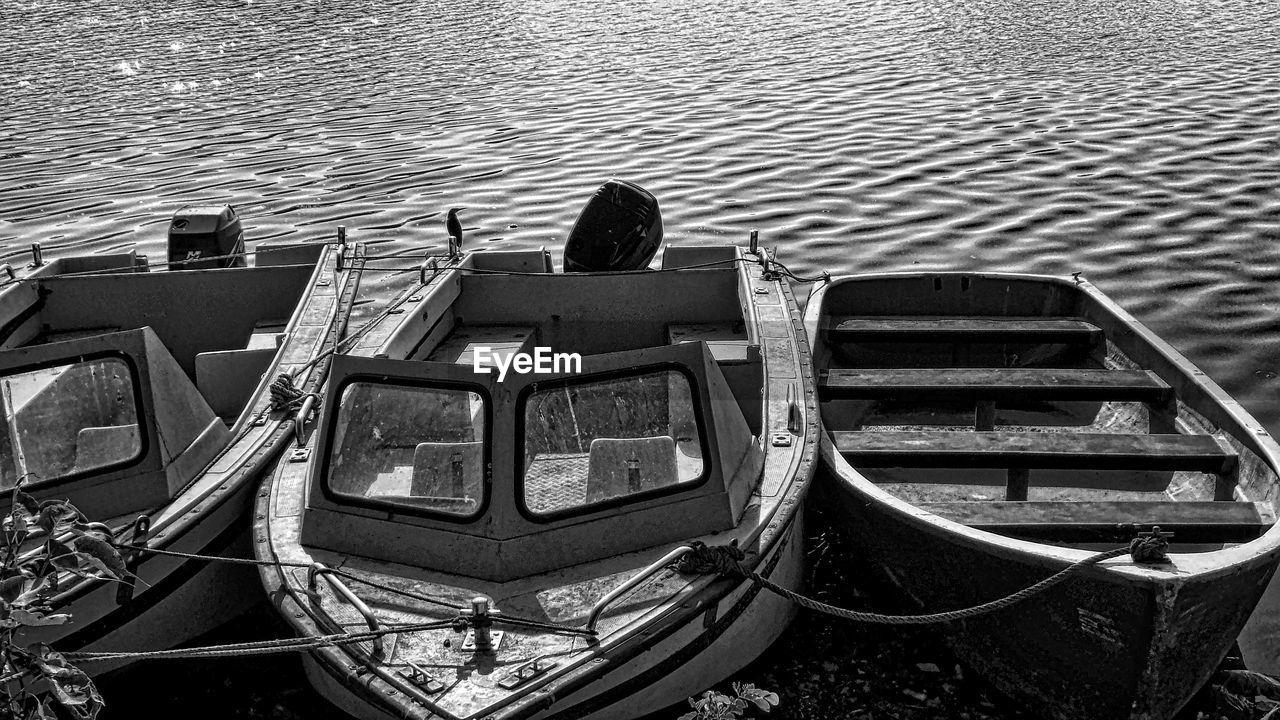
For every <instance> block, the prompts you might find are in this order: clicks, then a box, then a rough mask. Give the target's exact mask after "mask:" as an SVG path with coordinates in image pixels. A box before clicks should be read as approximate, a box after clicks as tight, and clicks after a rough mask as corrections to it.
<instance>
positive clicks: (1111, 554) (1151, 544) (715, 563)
mask: <svg viewBox="0 0 1280 720" xmlns="http://www.w3.org/2000/svg"><path fill="white" fill-rule="evenodd" d="M1167 546H1168V541H1167V540H1165V539H1164V538H1163V537H1161V536H1160V535H1159V534H1158V533H1155V534H1154V535H1153V537H1139V538H1134V540H1133V542H1132V543H1130V545H1129V546H1128V547H1123V548H1116V549H1114V550H1108V551H1106V552H1101V553H1097V554H1096V555H1090V556H1089V557H1087V558H1084V559H1083V560H1079V561H1077V562H1074V563H1072V564H1070V565H1068V566H1067V567H1065V568H1063V569H1062V570H1059V571H1058V572H1056V573H1054V574H1053V575H1050V576H1049V577H1047V578H1045V579H1043V580H1041V581H1040V582H1038V583H1035V584H1034V585H1030V586H1028V587H1025V588H1023V589H1021V590H1019V591H1017V592H1015V593H1013V594H1011V595H1007V596H1005V597H1002V598H999V599H997V600H992V601H991V602H986V603H982V604H981V605H975V606H973V607H968V608H961V609H959V610H948V611H945V612H938V613H930V614H927V615H884V614H881V613H872V612H863V611H860V610H850V609H848V608H842V607H837V606H835V605H829V604H827V603H824V602H820V601H818V600H815V599H813V598H810V597H806V596H804V595H801V594H799V593H797V592H794V591H792V590H789V589H787V588H784V587H782V586H781V585H778V584H777V583H774V582H772V581H770V580H769V579H767V578H765V577H762V576H761V575H760V574H759V573H756V572H752V571H750V570H747V569H745V568H743V567H742V565H740V564H739V561H741V560H742V558H743V557H744V555H743V552H742V550H740V549H739V548H738V547H737V546H736V544H734V545H719V546H711V545H706V544H704V543H702V542H694V543H693V552H691V553H688V554H686V555H685V556H684V557H682V558H681V559H680V562H679V563H678V564H677V567H676V570H677V571H680V572H686V573H692V574H704V575H705V574H711V573H716V574H720V575H727V576H730V577H741V578H744V579H746V580H749V581H751V582H752V583H755V584H756V585H758V586H760V587H762V588H764V589H765V590H768V591H770V592H772V593H774V594H776V595H780V596H782V597H784V598H786V599H788V600H790V601H791V602H794V603H795V604H797V605H799V606H800V607H803V608H807V609H809V610H813V611H815V612H820V613H824V614H826V615H831V616H833V617H838V618H842V619H845V620H853V621H855V622H864V623H872V624H878V625H932V624H935V623H946V622H954V621H956V620H964V619H967V618H972V617H977V616H979V615H986V614H987V613H992V612H995V611H997V610H1002V609H1004V608H1007V607H1009V606H1010V605H1014V604H1016V603H1020V602H1022V601H1023V600H1026V599H1028V598H1031V597H1034V596H1036V595H1038V594H1040V593H1042V592H1044V591H1045V590H1048V589H1049V588H1051V587H1053V586H1054V585H1057V584H1058V583H1060V582H1062V581H1063V580H1066V579H1067V578H1069V577H1071V576H1072V575H1074V574H1076V573H1078V572H1080V571H1081V570H1083V569H1084V568H1087V567H1089V566H1090V565H1097V564H1098V563H1100V562H1102V561H1104V560H1110V559H1112V558H1116V557H1120V556H1121V555H1124V554H1126V553H1128V554H1130V555H1131V556H1132V558H1133V560H1134V562H1159V561H1162V560H1163V559H1164V554H1163V548H1165V547H1167ZM686 558H688V562H687V563H686V562H685V559H686ZM682 566H683V567H685V568H687V569H681V568H682Z"/></svg>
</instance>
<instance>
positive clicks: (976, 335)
mask: <svg viewBox="0 0 1280 720" xmlns="http://www.w3.org/2000/svg"><path fill="white" fill-rule="evenodd" d="M1102 337H1103V336H1102V330H1100V329H1099V328H1098V327H1097V326H1095V325H1092V324H1090V323H1087V322H1085V321H1083V320H1075V319H1072V318H1045V317H967V318H956V317H940V318H930V317H833V318H831V320H830V323H829V325H828V327H827V338H828V339H829V340H831V341H833V342H944V343H965V342H967V343H1011V342H1020V343H1062V344H1082V345H1094V344H1097V343H1099V342H1101V341H1102Z"/></svg>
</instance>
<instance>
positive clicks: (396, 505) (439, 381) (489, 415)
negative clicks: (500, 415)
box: [317, 373, 494, 525]
mask: <svg viewBox="0 0 1280 720" xmlns="http://www.w3.org/2000/svg"><path fill="white" fill-rule="evenodd" d="M356 383H364V384H367V385H382V386H387V387H408V388H416V389H430V390H455V391H463V392H473V393H475V394H476V395H478V396H480V400H481V402H482V403H483V405H484V408H483V417H484V438H483V439H482V440H481V443H482V447H481V450H482V453H481V456H482V458H483V468H484V474H483V477H482V478H481V488H482V490H483V494H484V496H483V497H482V498H481V499H480V502H479V503H477V504H476V508H475V510H474V511H472V512H471V513H469V514H467V515H458V514H455V513H448V512H441V511H438V510H431V509H429V508H425V507H422V506H418V505H411V504H408V503H400V502H395V501H393V500H384V499H379V498H371V497H367V496H361V495H355V494H351V493H346V492H341V491H339V490H336V489H334V488H333V486H332V485H331V482H330V481H331V479H332V475H331V465H332V463H333V459H334V450H335V445H336V443H334V438H335V437H336V435H337V433H338V420H339V418H340V417H342V416H343V413H342V412H341V410H339V409H338V408H339V407H340V405H339V403H340V402H341V398H342V395H343V393H344V392H345V391H346V389H347V388H348V387H350V386H351V385H353V384H356ZM330 397H331V398H332V403H333V404H334V410H335V411H331V412H329V413H327V415H328V422H327V424H326V427H325V438H326V440H325V443H324V445H323V446H322V447H321V448H319V449H320V450H321V451H322V452H323V453H324V456H323V458H322V459H321V461H320V463H319V467H318V470H319V473H320V477H319V478H317V481H318V484H319V486H320V492H321V493H322V494H323V496H324V498H325V499H326V500H328V501H329V502H332V503H335V504H338V505H345V506H351V507H359V508H366V509H369V510H376V511H378V512H390V513H393V514H395V515H412V516H417V517H423V518H430V519H432V520H442V521H445V522H450V523H456V524H460V525H467V524H472V523H474V522H476V521H477V520H479V519H481V518H483V517H484V516H485V514H486V513H488V511H489V506H490V504H491V503H492V502H493V423H494V398H493V395H492V393H490V392H489V388H488V387H486V386H485V385H483V384H480V383H473V382H467V381H464V380H454V379H444V378H439V377H398V376H397V377H389V376H387V375H377V374H372V373H353V374H350V375H346V376H345V377H343V378H342V380H341V382H340V383H339V384H337V385H336V386H335V387H334V388H333V389H332V391H331V394H330Z"/></svg>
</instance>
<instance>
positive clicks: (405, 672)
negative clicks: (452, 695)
mask: <svg viewBox="0 0 1280 720" xmlns="http://www.w3.org/2000/svg"><path fill="white" fill-rule="evenodd" d="M405 664H406V665H408V666H409V667H407V668H401V669H400V673H399V674H400V677H402V678H404V679H405V680H408V681H409V682H411V683H413V684H414V686H416V687H417V688H418V689H420V690H422V691H423V692H425V693H426V694H428V695H434V694H436V693H438V692H442V691H443V690H444V683H442V682H440V681H439V680H437V679H436V678H435V676H433V675H432V674H431V673H429V672H427V671H426V670H423V669H422V667H421V666H420V665H418V664H417V663H415V662H413V661H412V660H406V661H405Z"/></svg>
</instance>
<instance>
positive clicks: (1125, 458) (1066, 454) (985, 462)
mask: <svg viewBox="0 0 1280 720" xmlns="http://www.w3.org/2000/svg"><path fill="white" fill-rule="evenodd" d="M831 438H832V441H833V442H834V443H835V446H836V449H837V450H838V451H839V452H840V453H841V454H842V455H844V457H845V458H846V459H847V460H848V461H849V462H850V463H852V464H853V465H854V466H855V467H903V468H1007V469H1008V470H1009V477H1008V484H1007V487H1006V491H1005V493H1006V498H1007V499H1009V500H1025V499H1026V498H1027V485H1028V483H1029V474H1030V471H1031V470H1032V469H1036V468H1038V469H1046V470H1134V471H1174V470H1192V471H1198V472H1205V473H1213V474H1215V475H1218V476H1219V482H1218V488H1217V490H1216V491H1215V498H1214V499H1215V500H1226V499H1230V497H1231V496H1230V489H1231V488H1230V484H1229V483H1228V482H1226V480H1225V478H1226V476H1228V475H1229V474H1230V473H1232V472H1234V471H1235V469H1236V466H1237V463H1238V456H1237V454H1236V453H1235V451H1234V450H1232V449H1231V448H1230V447H1229V446H1226V445H1225V444H1224V443H1222V442H1220V441H1219V440H1218V439H1217V438H1215V437H1214V436H1212V435H1174V434H1169V435H1129V434H1102V433H1037V432H1004V431H999V432H984V431H979V432H947V431H929V430H891V431H854V432H850V431H833V432H832V433H831Z"/></svg>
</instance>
